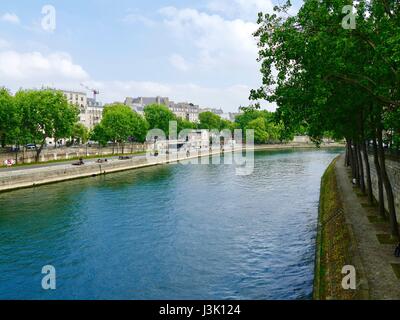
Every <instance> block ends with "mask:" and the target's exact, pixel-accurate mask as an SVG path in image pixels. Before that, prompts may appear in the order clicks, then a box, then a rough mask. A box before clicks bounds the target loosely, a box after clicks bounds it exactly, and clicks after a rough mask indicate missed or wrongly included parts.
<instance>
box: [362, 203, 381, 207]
mask: <svg viewBox="0 0 400 320" xmlns="http://www.w3.org/2000/svg"><path fill="white" fill-rule="evenodd" d="M361 206H362V207H363V208H378V205H377V204H376V203H375V202H374V203H361Z"/></svg>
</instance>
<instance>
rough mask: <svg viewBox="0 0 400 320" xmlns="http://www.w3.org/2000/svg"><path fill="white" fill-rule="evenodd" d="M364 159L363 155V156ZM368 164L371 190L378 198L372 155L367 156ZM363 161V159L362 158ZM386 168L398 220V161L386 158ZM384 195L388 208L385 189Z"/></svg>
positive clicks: (399, 164) (376, 178) (399, 206)
mask: <svg viewBox="0 0 400 320" xmlns="http://www.w3.org/2000/svg"><path fill="white" fill-rule="evenodd" d="M363 159H364V157H363ZM368 159H369V164H370V167H371V180H372V191H373V194H374V197H375V199H379V193H378V192H379V191H378V176H377V173H376V168H375V164H374V157H373V156H372V155H370V156H369V157H368ZM364 161H365V159H364ZM386 170H387V173H388V176H389V180H390V182H391V184H392V188H393V194H394V200H395V204H396V213H397V217H398V219H399V222H400V162H398V161H394V160H389V159H386ZM384 196H385V208H386V210H388V205H387V199H386V191H385V190H384Z"/></svg>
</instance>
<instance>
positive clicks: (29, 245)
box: [0, 150, 338, 299]
mask: <svg viewBox="0 0 400 320" xmlns="http://www.w3.org/2000/svg"><path fill="white" fill-rule="evenodd" d="M337 153H338V150H330V151H326V150H320V151H304V152H299V151H297V152H292V151H279V152H271V151H269V152H258V153H256V156H255V170H254V173H253V174H252V175H250V176H237V175H235V168H234V167H233V166H229V165H212V164H210V165H197V166H191V165H179V164H174V165H167V166H159V167H153V168H147V169H141V170H137V171H128V172H123V173H117V174H112V175H107V176H103V177H96V178H89V179H83V180H77V181H70V182H64V183H59V184H55V185H48V186H42V187H39V188H35V189H25V190H19V191H15V192H11V193H5V194H2V195H0V208H1V211H0V298H3V299H4V298H5V299H15V298H18V299H75V298H79V299H99V298H102V299H307V298H310V296H311V292H312V280H313V266H314V241H315V234H316V219H317V208H318V199H319V186H320V178H321V175H322V174H323V172H324V170H325V168H326V167H327V165H328V164H329V163H330V161H331V160H332V159H333V158H334V157H335V155H336V154H337ZM48 264H51V265H54V266H55V268H56V270H57V290H55V291H43V290H42V289H41V279H42V276H43V275H42V274H41V269H42V267H43V266H44V265H48Z"/></svg>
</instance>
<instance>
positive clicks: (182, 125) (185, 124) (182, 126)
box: [177, 118, 197, 133]
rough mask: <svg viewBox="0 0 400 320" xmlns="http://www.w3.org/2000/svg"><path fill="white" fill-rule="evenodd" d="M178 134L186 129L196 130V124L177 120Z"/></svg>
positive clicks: (180, 119)
mask: <svg viewBox="0 0 400 320" xmlns="http://www.w3.org/2000/svg"><path fill="white" fill-rule="evenodd" d="M177 122H178V133H179V132H181V131H182V130H185V129H196V127H197V126H196V124H195V123H193V122H191V121H188V120H186V119H182V118H177Z"/></svg>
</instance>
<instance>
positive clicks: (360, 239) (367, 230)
mask: <svg viewBox="0 0 400 320" xmlns="http://www.w3.org/2000/svg"><path fill="white" fill-rule="evenodd" d="M348 170H349V169H348V168H346V167H345V166H344V156H341V157H340V159H339V161H337V163H336V177H337V183H338V188H339V191H340V193H341V197H342V201H343V209H344V212H345V216H346V222H347V223H348V224H350V227H351V228H352V230H353V233H354V237H355V240H356V242H357V243H356V246H357V248H356V250H357V249H358V252H359V255H360V257H361V260H362V261H361V263H362V265H363V267H364V273H365V277H366V278H367V281H368V286H369V290H370V298H371V299H390V300H392V299H396V300H397V299H400V280H399V279H398V278H397V277H396V275H395V273H394V271H393V268H392V266H391V263H400V259H399V258H395V256H394V249H395V245H385V244H380V243H379V241H378V238H377V236H376V235H377V234H381V233H383V232H382V230H379V229H378V228H377V226H375V225H374V224H372V223H371V222H370V221H369V219H368V218H367V217H368V215H371V212H369V211H368V210H369V209H367V208H364V207H363V206H362V205H361V203H367V201H368V200H367V199H365V198H363V197H362V198H360V197H358V196H357V195H356V192H355V190H353V186H352V184H351V182H350V179H349V177H348V175H349V171H348Z"/></svg>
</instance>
